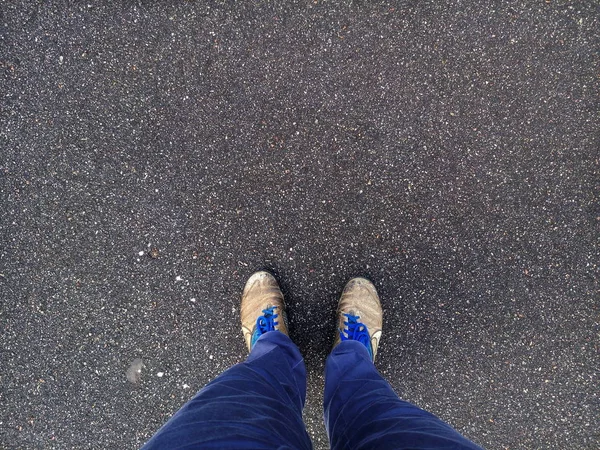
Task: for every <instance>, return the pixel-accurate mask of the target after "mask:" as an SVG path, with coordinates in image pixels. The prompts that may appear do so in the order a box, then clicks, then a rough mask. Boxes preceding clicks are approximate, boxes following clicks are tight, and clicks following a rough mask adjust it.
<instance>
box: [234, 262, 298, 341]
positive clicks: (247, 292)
mask: <svg viewBox="0 0 600 450" xmlns="http://www.w3.org/2000/svg"><path fill="white" fill-rule="evenodd" d="M240 315H241V318H242V332H243V333H244V339H245V340H246V345H247V346H248V351H250V350H252V347H253V346H254V343H255V342H256V340H257V339H258V338H259V337H260V336H262V335H263V334H264V333H266V332H267V331H273V330H278V331H281V332H282V333H285V334H286V335H287V334H288V331H287V317H286V315H285V303H284V302H283V294H282V293H281V289H279V285H278V284H277V281H276V280H275V277H273V275H271V274H270V273H269V272H264V271H262V272H256V273H254V274H252V276H251V277H250V278H249V279H248V281H247V282H246V287H244V293H243V294H242V305H241V307H240Z"/></svg>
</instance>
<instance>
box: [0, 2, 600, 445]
mask: <svg viewBox="0 0 600 450" xmlns="http://www.w3.org/2000/svg"><path fill="white" fill-rule="evenodd" d="M499 3H500V2H484V1H481V0H463V1H450V2H431V1H425V2H417V1H405V2H397V3H396V2H389V3H387V2H367V1H363V2H360V1H346V2H324V1H316V0H315V1H313V0H310V1H296V2H269V1H254V2H236V3H233V2H206V3H203V2H195V1H185V2H183V1H182V2H108V1H105V2H97V1H93V0H90V1H89V2H43V3H42V2H26V1H22V2H18V1H15V2H13V1H3V2H2V3H1V5H0V15H1V17H0V25H1V27H2V28H1V33H0V65H1V75H0V79H1V89H0V95H1V97H0V98H1V101H0V104H1V116H0V117H1V123H2V125H1V128H0V147H1V160H0V183H1V184H0V193H1V196H0V199H1V203H0V208H1V211H2V216H1V219H0V220H1V221H0V232H1V234H0V238H1V241H0V298H1V306H0V308H1V309H0V326H1V333H2V338H1V342H2V343H1V350H0V351H1V369H0V447H2V448H57V449H58V448H60V449H66V448H98V449H101V448H102V449H106V448H110V449H112V448H115V449H117V448H123V449H125V448H136V447H138V446H140V445H141V444H142V443H144V442H145V441H146V440H147V439H148V438H149V437H150V436H151V435H152V434H153V432H154V431H156V430H157V429H158V427H159V426H160V425H161V424H162V423H163V422H164V421H166V419H167V418H168V417H170V415H171V414H172V413H173V412H175V411H176V410H177V409H178V408H179V407H180V406H181V405H182V404H183V403H184V402H185V401H187V400H188V399H189V398H191V396H192V395H193V394H194V393H195V392H196V391H197V390H198V389H200V388H201V387H202V386H203V385H204V384H206V383H207V382H208V381H210V380H211V379H212V378H213V377H215V376H216V375H218V374H219V373H220V372H222V371H223V370H225V369H226V368H228V367H229V366H231V365H232V364H235V363H237V362H239V361H242V360H243V359H244V357H245V355H246V350H245V347H244V343H243V340H242V335H241V331H240V329H239V316H238V314H239V300H240V294H241V291H242V288H243V285H244V283H245V280H246V279H247V277H249V276H250V274H251V273H252V272H253V271H255V270H258V269H268V270H271V271H272V272H273V273H274V274H275V275H276V276H277V277H278V279H279V280H280V282H281V285H282V288H283V290H284V292H285V294H286V298H287V302H288V306H289V315H290V321H291V336H292V338H293V339H294V340H295V342H297V343H298V345H299V347H300V349H301V351H302V353H303V354H304V355H305V358H306V364H307V368H308V371H309V392H308V400H307V407H306V410H305V416H306V422H307V426H308V429H309V432H310V434H311V436H312V437H313V440H314V444H315V448H317V449H320V448H326V447H327V438H326V435H325V431H324V427H323V424H322V410H321V408H322V406H321V402H322V390H323V378H322V370H323V366H324V360H325V358H326V356H327V353H328V351H329V349H330V345H331V343H332V341H333V336H334V332H335V322H334V317H335V308H336V303H337V300H338V296H339V295H340V293H341V290H342V288H343V286H344V283H345V282H346V281H347V280H348V279H349V278H351V277H353V276H366V277H369V278H370V279H371V280H372V281H373V282H374V283H375V285H376V286H377V288H378V289H379V292H380V295H381V298H382V302H383V307H384V313H385V318H384V334H383V340H382V343H381V348H380V353H379V354H380V357H379V359H378V361H377V367H378V368H379V370H380V371H381V373H382V374H383V375H384V376H385V377H386V378H387V379H388V380H389V381H390V383H391V384H392V385H393V387H394V388H395V389H396V390H397V392H398V393H399V394H400V395H401V396H402V397H403V398H405V399H407V400H409V401H411V402H414V403H416V404H417V405H419V406H421V407H423V408H425V409H427V410H430V411H431V412H433V413H435V414H437V415H439V416H440V417H441V418H443V419H444V420H446V421H448V422H449V423H450V424H452V425H453V426H454V427H456V428H457V429H458V430H459V431H460V432H462V433H463V434H465V435H466V436H467V437H469V438H471V439H473V440H474V441H476V442H477V443H479V444H481V445H483V446H485V447H487V448H489V449H516V448H531V449H533V448H547V449H564V448H573V449H580V448H598V447H599V446H600V437H599V434H598V430H599V429H600V420H599V411H600V402H599V398H598V383H599V380H598V373H599V363H598V361H599V355H598V349H599V340H598V333H599V326H598V317H599V314H598V312H599V311H598V306H599V295H598V279H599V270H598V264H599V261H600V258H599V252H598V243H599V242H598V237H599V234H600V233H599V225H600V207H599V203H598V193H599V192H600V190H599V188H600V183H599V180H600V177H599V165H600V164H599V151H598V149H599V145H600V142H599V139H598V138H599V133H598V104H599V103H598V84H599V74H600V70H599V64H598V62H599V58H598V56H599V52H598V50H599V48H600V46H599V35H598V32H599V30H600V7H599V5H598V3H597V2H595V1H589V2H558V1H554V0H552V1H536V2H503V3H502V4H501V5H500V4H499ZM142 252H143V253H142ZM132 364H133V366H132ZM136 368H140V370H141V372H138V371H137V370H135V369H136ZM160 375H162V376H160ZM249 407H251V405H249Z"/></svg>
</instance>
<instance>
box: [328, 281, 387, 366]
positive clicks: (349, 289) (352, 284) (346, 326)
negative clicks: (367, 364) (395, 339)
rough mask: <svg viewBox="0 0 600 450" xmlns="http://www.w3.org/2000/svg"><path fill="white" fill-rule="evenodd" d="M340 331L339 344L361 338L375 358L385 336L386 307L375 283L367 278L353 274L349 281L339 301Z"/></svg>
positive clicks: (361, 341) (360, 340)
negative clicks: (382, 304)
mask: <svg viewBox="0 0 600 450" xmlns="http://www.w3.org/2000/svg"><path fill="white" fill-rule="evenodd" d="M338 317H339V333H338V334H337V335H336V339H335V343H334V344H333V346H334V347H335V346H336V345H338V344H339V343H340V342H342V341H348V340H354V341H359V342H360V343H362V344H363V345H364V346H365V347H367V350H368V351H369V355H371V360H372V361H375V356H376V355H377V347H378V345H379V340H380V339H381V328H382V326H383V311H382V309H381V302H380V301H379V296H378V295H377V290H375V286H373V283H371V282H370V281H369V280H367V279H365V278H353V279H351V280H350V281H348V283H347V284H346V287H345V288H344V291H343V292H342V296H341V298H340V302H339V304H338Z"/></svg>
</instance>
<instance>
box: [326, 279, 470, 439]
mask: <svg viewBox="0 0 600 450" xmlns="http://www.w3.org/2000/svg"><path fill="white" fill-rule="evenodd" d="M338 315H339V329H340V333H339V337H338V339H336V344H335V348H334V349H333V351H332V352H331V354H330V355H329V357H328V358H327V362H326V365H325V399H324V412H325V426H326V428H327V434H328V436H329V442H330V444H331V449H332V450H339V449H369V450H371V449H480V447H479V446H477V445H476V444H474V443H472V442H471V441H469V440H468V439H466V438H465V437H463V436H461V435H460V434H459V433H458V432H457V431H455V430H454V429H453V428H452V427H451V426H450V425H448V424H447V423H445V422H443V421H442V420H440V419H438V418H437V417H435V416H434V415H433V414H431V413H428V412H426V411H424V410H422V409H420V408H418V407H417V406H415V405H413V404H411V403H408V402H406V401H403V400H400V398H399V397H398V396H397V395H396V393H395V392H394V390H393V389H392V387H391V386H390V385H389V383H388V382H387V381H385V379H384V378H383V377H382V376H381V375H380V374H379V372H378V371H377V369H376V368H375V365H374V364H373V361H374V360H375V356H376V355H377V347H378V345H379V339H380V338H381V330H382V323H383V313H382V309H381V304H380V302H379V296H378V295H377V291H376V290H375V287H374V286H373V284H372V283H371V282H370V281H368V280H365V279H364V278H355V279H353V280H350V282H348V284H347V285H346V287H345V288H344V292H343V293H342V297H341V298H340V303H339V308H338Z"/></svg>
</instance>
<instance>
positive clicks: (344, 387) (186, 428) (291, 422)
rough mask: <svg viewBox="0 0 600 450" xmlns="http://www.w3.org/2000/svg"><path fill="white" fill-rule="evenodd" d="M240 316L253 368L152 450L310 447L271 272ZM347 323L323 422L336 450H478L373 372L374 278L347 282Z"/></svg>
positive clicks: (214, 385) (331, 360) (219, 385)
mask: <svg viewBox="0 0 600 450" xmlns="http://www.w3.org/2000/svg"><path fill="white" fill-rule="evenodd" d="M241 315H242V329H243V332H244V337H245V339H246V343H247V345H248V347H249V349H250V355H249V356H248V358H247V359H246V361H244V362H243V363H240V364H236V365H235V366H233V367H231V368H230V369H228V370H227V371H225V372H224V373H222V374H221V375H220V376H218V377H217V378H216V379H214V380H213V381H211V382H210V383H209V384H208V385H207V386H205V387H204V388H203V389H202V390H200V392H198V393H197V394H196V396H195V397H194V398H193V399H192V400H190V401H189V402H188V403H186V404H185V405H184V406H183V407H182V408H181V409H180V410H179V411H178V412H177V413H176V414H175V415H174V416H173V417H172V418H171V419H170V420H169V421H168V422H167V423H166V424H165V425H164V426H163V427H162V428H161V429H160V430H159V431H158V432H157V433H156V434H155V435H154V436H153V437H152V438H151V439H150V441H149V442H148V443H147V444H146V445H145V446H144V448H145V449H192V448H202V449H204V448H214V449H217V448H218V449H250V448H252V449H310V448H312V444H311V441H310V438H309V436H308V433H307V432H306V428H305V426H304V423H303V421H302V409H303V408H304V402H305V397H306V369H305V367H304V360H303V359H302V355H301V354H300V352H299V350H298V348H297V347H296V346H295V345H294V343H293V342H292V341H291V339H290V338H289V337H288V336H287V323H286V319H285V309H284V304H283V295H282V294H281V291H280V290H279V287H278V286H277V283H276V281H275V280H274V278H273V277H272V276H271V275H270V274H268V273H266V272H258V273H257V274H254V275H253V276H252V277H251V278H250V280H248V283H247V284H246V288H245V290H244V296H243V299H242V308H241ZM277 319H279V320H277ZM339 320H340V334H339V336H338V338H337V339H336V345H335V347H334V349H333V350H332V352H331V354H330V355H329V357H328V358H327V362H326V366H325V398H324V412H325V425H326V428H327V433H328V436H329V441H330V444H331V448H332V449H401V448H406V449H408V448H411V449H434V448H435V449H438V448H439V449H479V448H480V447H478V446H477V445H475V444H473V443H472V442H471V441H469V440H467V439H466V438H464V437H463V436H461V435H460V434H459V433H458V432H456V431H455V430H454V429H453V428H452V427H450V425H448V424H446V423H445V422H443V421H441V420H440V419H438V418H437V417H435V416H434V415H433V414H430V413H428V412H426V411H424V410H422V409H420V408H418V407H417V406H415V405H412V404H410V403H408V402H405V401H403V400H401V399H400V398H398V396H397V395H396V394H395V392H394V391H393V389H392V388H391V386H390V385H389V383H388V382H387V381H385V380H384V379H383V377H382V376H381V375H380V374H379V372H378V371H377V369H376V368H375V365H374V364H373V361H374V359H375V356H376V354H377V346H378V343H379V338H380V336H381V323H382V314H381V306H380V304H379V298H378V297H377V293H376V291H375V288H374V287H373V285H372V284H371V283H370V282H369V281H367V280H365V279H362V278H359V279H354V280H351V281H350V282H349V283H348V285H347V286H346V288H345V289H344V293H343V294H342V298H341V299H340V307H339ZM253 322H254V323H253Z"/></svg>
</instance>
